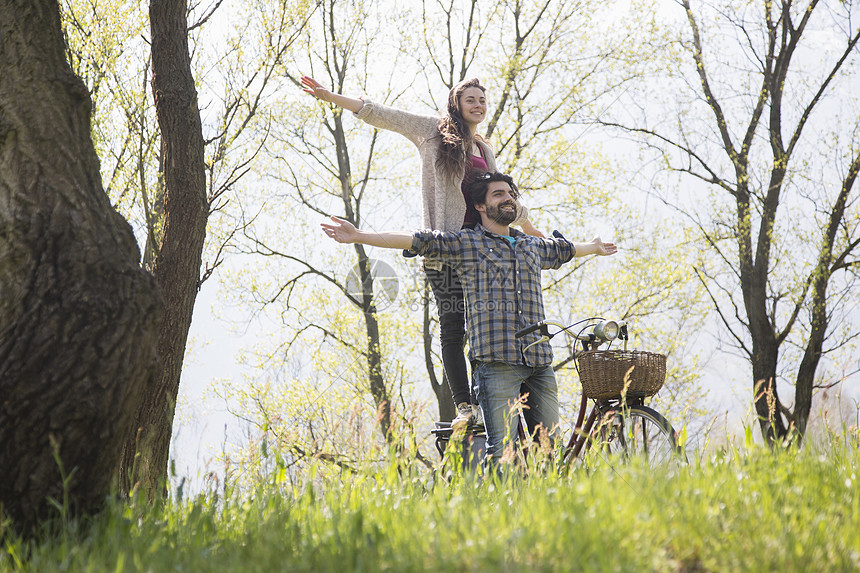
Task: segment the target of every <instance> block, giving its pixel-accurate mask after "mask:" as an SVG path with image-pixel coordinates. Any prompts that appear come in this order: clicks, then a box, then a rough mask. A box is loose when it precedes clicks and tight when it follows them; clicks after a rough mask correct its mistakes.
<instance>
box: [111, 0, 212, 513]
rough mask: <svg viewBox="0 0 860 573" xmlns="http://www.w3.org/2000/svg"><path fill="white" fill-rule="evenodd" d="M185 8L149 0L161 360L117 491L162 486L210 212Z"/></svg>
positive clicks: (156, 493) (180, 2)
mask: <svg viewBox="0 0 860 573" xmlns="http://www.w3.org/2000/svg"><path fill="white" fill-rule="evenodd" d="M186 10H187V4H186V2H185V1H184V0H152V2H151V3H150V7H149V19H150V26H151V29H152V91H153V94H154V98H155V109H156V114H157V115H158V124H159V127H160V129H161V140H162V155H163V158H162V159H163V161H162V164H163V166H164V186H165V198H164V227H163V229H164V231H163V236H162V240H161V245H160V246H159V249H158V253H157V254H156V256H155V264H154V265H153V273H154V274H155V277H156V279H157V280H158V284H159V285H160V286H161V289H162V292H163V293H164V299H165V308H164V319H163V321H162V325H161V330H160V333H159V340H158V353H159V356H160V358H161V362H162V368H161V372H160V374H159V376H158V377H157V378H156V380H155V381H154V384H153V385H152V386H151V388H150V389H149V391H148V392H147V393H146V395H145V396H144V400H143V401H142V402H141V405H140V408H139V410H138V412H137V418H136V425H135V427H134V428H133V431H132V432H131V434H129V436H128V439H127V442H126V444H125V449H124V453H123V459H122V465H121V466H120V475H119V483H120V489H121V490H122V491H123V492H130V491H132V490H133V489H134V488H135V487H139V488H141V489H142V490H143V491H144V492H145V493H146V495H147V497H148V498H150V499H154V498H157V497H160V496H163V495H164V494H165V493H166V489H165V484H166V479H167V465H168V456H169V453H170V438H171V435H172V431H173V416H174V412H175V406H176V397H177V394H178V393H179V378H180V374H181V372H182V362H183V358H184V356H185V345H186V342H187V340H188V331H189V329H190V327H191V316H192V313H193V310H194V301H195V300H196V298H197V290H198V285H199V278H200V264H201V261H202V253H203V243H204V240H205V238H206V221H207V219H208V217H209V204H208V202H207V199H206V175H205V170H204V167H205V166H204V155H203V150H204V142H203V130H202V127H201V123H200V111H199V108H198V104H197V89H196V88H195V86H194V77H193V75H192V72H191V56H190V55H189V51H188V23H187V17H186Z"/></svg>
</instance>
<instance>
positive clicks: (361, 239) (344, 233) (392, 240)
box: [320, 217, 412, 250]
mask: <svg viewBox="0 0 860 573" xmlns="http://www.w3.org/2000/svg"><path fill="white" fill-rule="evenodd" d="M331 220H332V221H334V223H320V227H322V230H323V232H324V233H325V234H326V235H328V236H329V237H331V238H332V239H334V240H335V241H337V242H338V243H361V244H363V245H370V246H371V247H382V248H384V249H401V250H403V249H411V248H412V233H399V232H396V231H394V232H391V231H389V232H385V233H377V232H375V231H362V230H360V229H356V228H355V225H353V224H352V223H350V222H349V221H347V220H346V219H341V218H340V217H332V218H331Z"/></svg>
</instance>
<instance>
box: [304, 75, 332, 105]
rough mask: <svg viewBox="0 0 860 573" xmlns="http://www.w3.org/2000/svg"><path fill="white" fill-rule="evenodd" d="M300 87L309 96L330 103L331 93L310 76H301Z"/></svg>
mask: <svg viewBox="0 0 860 573" xmlns="http://www.w3.org/2000/svg"><path fill="white" fill-rule="evenodd" d="M302 85H303V86H305V87H304V91H305V93H307V94H311V95H312V96H314V97H315V98H317V99H321V100H323V101H327V102H330V101H332V95H333V94H332V92H331V91H330V90H327V89H326V88H324V87H323V85H322V84H321V83H319V82H318V81H316V80H315V79H313V78H312V77H310V76H302Z"/></svg>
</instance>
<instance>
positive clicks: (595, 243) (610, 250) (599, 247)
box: [573, 237, 618, 257]
mask: <svg viewBox="0 0 860 573" xmlns="http://www.w3.org/2000/svg"><path fill="white" fill-rule="evenodd" d="M573 248H575V249H576V254H575V255H574V256H575V257H584V256H586V255H598V256H604V257H605V256H607V255H614V254H615V253H617V252H618V247H616V246H615V243H604V242H603V241H601V240H600V237H594V238H593V239H591V241H589V242H588V243H573Z"/></svg>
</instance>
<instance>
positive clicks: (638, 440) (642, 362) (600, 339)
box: [431, 317, 687, 469]
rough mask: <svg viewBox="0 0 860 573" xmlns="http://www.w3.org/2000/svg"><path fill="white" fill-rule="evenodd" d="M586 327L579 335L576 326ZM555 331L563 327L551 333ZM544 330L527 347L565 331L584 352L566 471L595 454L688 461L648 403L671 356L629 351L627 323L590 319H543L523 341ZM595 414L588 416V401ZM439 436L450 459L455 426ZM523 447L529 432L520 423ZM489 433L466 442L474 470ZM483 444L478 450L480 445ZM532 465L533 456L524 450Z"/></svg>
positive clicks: (654, 462) (440, 427) (440, 426)
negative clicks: (620, 343)
mask: <svg viewBox="0 0 860 573" xmlns="http://www.w3.org/2000/svg"><path fill="white" fill-rule="evenodd" d="M580 325H583V326H582V327H581V328H580V329H579V331H578V332H575V333H574V332H573V330H572V329H573V328H575V327H577V326H580ZM550 327H556V328H558V330H557V331H555V332H550V330H549V329H550ZM535 331H538V332H539V334H540V337H539V338H538V339H537V340H536V341H534V342H532V343H531V344H529V345H528V346H527V347H526V348H529V347H530V346H533V345H535V344H539V343H541V342H545V341H548V340H550V339H552V338H553V337H555V336H556V335H558V334H560V333H565V334H566V335H567V336H570V337H572V338H573V339H574V340H575V343H576V342H578V343H580V344H581V349H578V350H577V349H575V350H574V354H573V359H574V364H575V365H576V369H577V372H578V373H579V376H580V381H581V383H582V398H581V401H580V406H579V412H578V414H577V417H576V422H575V424H574V427H573V432H572V434H571V436H570V438H569V439H568V440H567V443H566V445H565V446H564V449H563V450H562V455H561V468H563V469H566V468H568V467H569V466H570V465H571V464H572V463H573V462H574V461H575V460H578V459H580V458H581V457H582V456H583V455H585V454H587V453H588V452H589V451H594V452H595V453H596V454H597V455H598V456H599V457H600V458H601V459H607V458H620V459H622V460H629V459H632V458H633V457H642V458H644V459H645V461H646V463H648V464H649V465H650V466H652V467H656V466H661V465H667V464H673V463H686V462H687V458H686V453H685V451H684V447H683V445H682V444H679V442H678V433H677V432H676V431H675V429H674V428H673V427H672V425H671V424H670V423H669V421H668V420H667V419H666V418H665V417H664V416H663V415H662V414H660V413H659V412H657V411H656V410H654V409H653V408H651V407H649V406H646V405H645V399H646V398H649V397H651V396H653V395H654V394H656V393H657V392H658V391H659V390H660V388H661V387H662V386H663V382H664V380H665V376H666V357H665V355H662V354H655V353H651V352H645V351H639V350H633V351H628V350H627V342H628V340H629V334H628V329H627V323H626V322H624V321H612V320H605V319H603V318H599V317H595V318H588V319H584V320H581V321H579V322H576V323H574V324H571V325H568V326H565V325H564V324H561V323H559V322H555V321H546V320H545V321H541V322H538V323H536V324H533V325H531V326H528V327H526V328H524V329H522V330H520V331H518V332H517V333H516V334H515V336H516V337H517V338H522V337H523V336H526V335H528V334H531V333H533V332H535ZM616 340H620V341H623V343H624V349H623V350H610V349H607V350H600V349H599V347H600V346H602V345H603V344H609V345H610V346H611V344H612V343H613V342H614V341H616ZM589 401H592V402H593V406H592V408H591V412H590V413H589V414H588V417H587V418H586V411H587V410H588V402H589ZM431 433H433V434H434V435H435V436H436V449H437V451H438V452H439V454H440V456H442V457H444V454H445V451H446V449H447V446H448V442H449V441H450V439H451V436H452V434H453V430H452V429H451V427H450V424H447V425H446V424H445V423H442V422H437V423H436V427H435V428H434V429H433V430H431ZM519 438H520V443H521V444H522V443H523V441H524V438H525V431H524V425H523V422H522V419H520V421H519ZM485 441H486V435H485V434H484V433H483V429H482V428H480V427H471V428H467V432H466V436H465V440H464V442H463V458H464V460H469V465H470V467H471V468H472V469H474V468H475V467H476V459H475V458H476V457H478V454H479V452H480V447H481V444H482V442H485ZM476 445H477V447H476ZM524 456H525V457H524V459H525V460H526V461H527V454H526V453H525V452H524Z"/></svg>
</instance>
